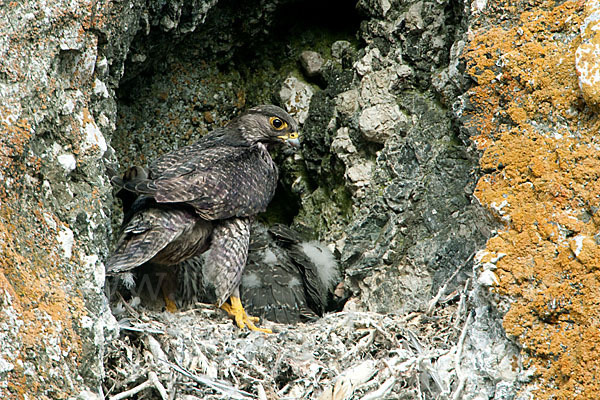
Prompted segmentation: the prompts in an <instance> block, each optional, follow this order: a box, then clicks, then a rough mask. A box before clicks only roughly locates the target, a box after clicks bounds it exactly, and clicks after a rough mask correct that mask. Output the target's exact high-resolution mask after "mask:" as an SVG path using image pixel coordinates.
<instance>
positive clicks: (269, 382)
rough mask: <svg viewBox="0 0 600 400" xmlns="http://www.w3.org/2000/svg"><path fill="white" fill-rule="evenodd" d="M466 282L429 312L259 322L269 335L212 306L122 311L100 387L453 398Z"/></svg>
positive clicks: (164, 393)
mask: <svg viewBox="0 0 600 400" xmlns="http://www.w3.org/2000/svg"><path fill="white" fill-rule="evenodd" d="M468 284H469V281H467V284H466V285H465V287H464V288H463V289H462V290H459V291H456V292H454V293H452V294H451V295H449V296H444V295H443V290H444V288H442V290H441V291H440V293H438V295H437V296H435V298H434V299H433V300H432V301H431V303H430V307H429V310H427V311H424V312H414V313H411V314H408V315H404V316H401V315H382V314H377V313H367V312H352V311H344V312H339V313H333V314H328V315H326V316H324V317H323V318H321V319H319V320H318V321H316V322H313V323H308V324H297V325H282V324H275V323H270V322H268V321H261V326H267V327H269V328H271V329H272V330H273V332H274V333H273V334H262V333H259V332H249V331H241V330H240V329H238V328H237V327H236V326H235V325H234V324H233V323H232V322H231V320H230V319H229V318H228V317H227V316H226V314H225V313H224V312H223V311H221V310H219V309H217V308H216V307H214V306H212V305H205V304H196V305H195V306H194V308H192V309H189V310H187V311H179V312H176V313H169V312H157V311H152V310H149V309H145V308H144V307H142V306H137V307H132V306H130V305H125V308H124V309H122V310H121V313H120V314H121V315H120V316H119V318H120V321H119V326H120V328H121V331H120V336H119V337H118V338H117V339H115V340H114V341H112V342H111V343H110V344H109V346H108V349H107V351H106V353H105V359H104V363H105V369H106V378H105V381H104V386H103V389H104V392H105V395H106V397H107V398H109V399H112V400H119V399H125V398H131V397H133V398H137V399H157V398H158V399H163V400H167V399H186V400H192V399H261V400H262V399H281V400H283V399H319V400H343V399H350V398H354V399H365V400H366V399H378V398H397V399H458V398H460V397H461V392H462V389H463V386H464V384H465V380H466V377H465V376H464V374H463V373H462V372H461V366H460V365H461V359H462V352H463V350H462V349H463V342H464V338H465V336H466V331H467V327H468V326H469V324H470V323H471V321H472V316H471V312H470V311H469V310H468V307H467V305H466V304H467V303H466V293H467V287H468Z"/></svg>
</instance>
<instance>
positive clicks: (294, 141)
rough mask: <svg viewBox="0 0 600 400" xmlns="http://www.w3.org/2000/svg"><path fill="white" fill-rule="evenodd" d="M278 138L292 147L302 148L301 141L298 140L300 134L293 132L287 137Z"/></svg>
mask: <svg viewBox="0 0 600 400" xmlns="http://www.w3.org/2000/svg"><path fill="white" fill-rule="evenodd" d="M277 137H278V138H279V139H281V140H283V142H284V143H287V144H289V145H290V146H293V147H300V140H298V132H291V133H288V134H287V135H281V136H277Z"/></svg>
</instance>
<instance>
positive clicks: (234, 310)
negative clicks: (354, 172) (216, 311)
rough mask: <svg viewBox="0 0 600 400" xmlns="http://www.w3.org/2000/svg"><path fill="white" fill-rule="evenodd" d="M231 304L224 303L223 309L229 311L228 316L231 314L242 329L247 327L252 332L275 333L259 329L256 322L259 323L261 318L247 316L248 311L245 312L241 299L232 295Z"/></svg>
mask: <svg viewBox="0 0 600 400" xmlns="http://www.w3.org/2000/svg"><path fill="white" fill-rule="evenodd" d="M229 302H230V303H231V304H229V303H223V305H222V306H221V308H222V309H223V310H225V311H227V314H229V316H230V317H233V319H234V320H235V323H236V324H237V326H238V327H239V328H240V329H244V328H245V327H246V326H247V327H248V329H250V330H251V331H259V332H264V333H273V331H272V330H270V329H267V328H259V327H257V326H256V325H254V323H255V322H258V320H259V318H258V317H251V316H250V315H248V314H246V310H244V307H243V306H242V302H241V300H240V298H239V297H237V296H233V295H232V296H231V297H230V298H229Z"/></svg>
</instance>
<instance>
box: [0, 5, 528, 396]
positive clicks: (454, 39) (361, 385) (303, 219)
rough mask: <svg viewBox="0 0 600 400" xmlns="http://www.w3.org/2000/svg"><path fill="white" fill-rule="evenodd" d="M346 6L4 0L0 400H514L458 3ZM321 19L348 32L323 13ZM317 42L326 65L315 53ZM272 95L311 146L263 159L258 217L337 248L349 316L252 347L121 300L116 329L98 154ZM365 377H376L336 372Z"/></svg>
mask: <svg viewBox="0 0 600 400" xmlns="http://www.w3.org/2000/svg"><path fill="white" fill-rule="evenodd" d="M341 4H342V2H340V3H339V4H338V3H335V4H333V5H328V4H325V2H309V4H308V5H307V4H301V3H299V2H295V1H274V0H253V1H249V2H244V3H243V4H242V5H240V3H239V2H234V1H226V0H222V1H219V2H217V1H216V0H204V1H203V0H194V1H186V2H184V1H182V0H173V1H149V2H142V1H137V0H131V1H122V2H112V3H108V2H96V3H89V2H86V1H75V2H64V3H61V2H58V3H56V4H53V5H52V6H48V7H42V6H41V5H38V4H34V3H27V4H22V3H17V4H16V6H15V7H8V8H6V7H5V8H3V10H7V11H6V13H0V21H1V23H0V31H1V32H0V33H2V35H0V72H1V73H0V99H1V100H2V102H1V104H2V106H0V116H1V119H0V124H1V126H2V130H3V131H4V133H6V134H4V135H2V137H1V138H0V150H1V151H0V167H1V168H0V189H1V190H0V222H1V224H0V246H1V247H0V248H1V249H2V251H1V252H0V261H2V266H3V270H2V272H1V273H0V305H1V313H2V319H1V322H2V325H1V327H0V332H1V333H2V334H1V335H0V397H3V398H4V397H6V398H10V397H11V396H15V397H24V396H27V397H29V398H54V397H63V398H69V397H71V398H76V397H77V396H79V397H80V398H98V397H103V395H105V394H107V393H110V394H111V395H114V394H116V392H117V391H121V392H122V391H126V390H129V389H133V388H139V387H140V385H146V386H144V387H142V389H140V393H146V394H148V395H150V394H154V395H155V394H156V393H159V394H160V395H163V391H165V392H167V391H168V392H169V394H171V393H173V396H175V398H188V399H191V398H224V397H227V396H229V395H231V393H235V394H236V395H237V396H248V393H251V395H252V396H255V397H259V398H270V397H273V395H279V396H288V397H289V396H312V397H314V398H316V397H318V396H320V398H322V399H328V398H333V397H332V396H334V392H335V390H336V389H335V388H336V387H337V388H338V389H339V390H342V389H340V388H345V389H344V390H347V393H351V392H353V391H355V393H356V394H357V396H358V395H361V396H362V395H367V394H373V393H375V394H377V393H380V395H381V396H383V397H385V396H389V397H393V398H415V396H419V395H420V396H425V397H424V398H436V397H437V398H459V397H456V396H459V395H461V396H462V397H460V398H465V399H471V398H472V399H475V398H483V397H482V396H487V398H496V399H513V398H516V392H517V390H518V388H519V385H520V382H523V381H525V380H527V379H529V378H528V376H527V374H526V373H524V372H523V371H522V368H521V366H520V365H517V368H516V370H513V369H511V368H509V365H508V360H513V359H517V361H518V356H517V354H518V352H517V351H516V349H515V348H514V346H513V345H512V344H511V342H510V341H508V340H507V339H506V338H505V336H504V333H503V331H502V328H501V322H500V321H501V318H502V314H503V312H505V310H503V309H499V308H498V306H497V303H498V299H495V298H493V297H490V296H489V295H488V292H487V289H486V286H485V285H483V283H485V282H486V280H485V279H479V278H481V276H480V267H478V265H477V263H476V262H475V265H474V263H473V260H474V259H475V258H476V257H473V254H474V253H475V252H476V250H478V249H479V248H481V247H482V246H483V244H484V243H485V241H486V239H487V238H488V237H489V236H490V234H491V232H492V231H493V229H494V228H495V226H494V224H493V223H492V222H491V221H490V219H489V218H488V216H487V215H486V214H485V212H483V210H481V209H480V207H479V206H478V204H477V203H476V202H475V201H474V200H473V197H472V193H473V188H474V184H475V182H476V179H477V177H478V174H479V171H478V170H477V161H478V154H477V152H476V151H475V150H474V149H473V148H472V146H471V144H470V142H469V138H468V136H467V134H468V130H467V129H465V127H464V126H462V125H461V123H462V122H461V120H460V115H461V112H462V110H463V109H464V107H467V106H468V104H465V102H464V101H462V100H461V98H460V97H459V96H460V95H461V94H463V93H464V91H465V90H466V88H467V87H468V84H469V79H468V78H467V77H465V76H464V74H463V72H462V70H463V66H462V65H461V61H460V54H461V50H462V49H463V48H464V46H465V42H466V37H465V34H464V31H465V30H466V26H467V23H468V15H466V14H465V11H464V10H466V9H468V8H466V7H465V8H464V9H463V8H462V5H456V4H450V3H447V2H442V3H440V2H434V1H414V2H409V3H402V4H400V3H398V2H394V1H388V0H361V1H359V2H358V4H357V6H356V9H354V8H353V7H351V6H350V5H348V4H347V3H343V5H344V6H343V7H342V6H341ZM338 6H339V7H338ZM327 7H333V8H327ZM356 10H358V11H356ZM334 11H335V13H343V14H344V18H339V19H336V20H340V21H345V22H344V24H342V25H335V24H332V23H331V20H330V19H327V18H325V17H326V16H328V15H331V13H332V12H334ZM357 12H358V13H359V14H357ZM282 15H294V16H295V17H296V18H294V23H292V24H291V25H290V24H287V25H286V24H285V23H284V22H285V21H287V20H286V19H282V18H281V17H282ZM319 16H321V18H322V19H319ZM305 21H310V22H309V23H305ZM357 35H358V38H359V39H357ZM306 51H309V52H314V54H318V55H320V56H321V57H322V63H321V61H320V60H317V61H318V62H317V63H310V66H309V63H308V62H307V60H306V56H305V57H304V58H302V56H301V55H302V54H303V52H306ZM304 54H305V55H306V54H307V53H304ZM311 54H312V53H311ZM314 54H313V55H314ZM316 58H317V57H311V60H312V59H316ZM303 59H304V60H305V64H306V66H305V67H301V60H303ZM317 64H320V65H317ZM301 68H303V69H301ZM289 77H293V79H292V78H289ZM271 102H274V103H280V104H281V105H284V106H287V107H288V109H289V110H290V111H294V112H296V115H297V116H298V119H301V120H302V122H303V126H302V129H301V141H302V151H301V153H298V154H295V155H290V154H285V153H282V154H278V155H276V156H277V157H279V158H280V161H281V163H280V164H282V165H283V167H282V168H281V173H280V175H281V186H280V188H279V190H278V194H277V196H276V198H275V200H274V202H273V204H272V206H271V208H270V210H269V211H268V212H267V213H266V214H265V215H263V216H262V217H261V218H262V219H263V220H264V221H265V222H267V223H268V222H281V223H285V224H291V225H293V226H294V227H295V228H296V229H298V230H300V231H302V230H305V231H311V232H312V231H315V232H317V236H318V239H320V240H321V241H325V242H327V243H329V244H330V247H331V248H333V249H334V250H335V253H336V255H337V256H338V257H339V258H340V261H341V267H342V268H343V270H344V275H345V284H344V286H343V287H340V288H339V290H340V293H343V294H344V295H346V296H350V299H349V301H348V303H347V306H346V311H345V312H344V313H342V314H336V315H329V316H326V317H325V319H323V320H321V321H317V322H316V323H314V324H307V325H299V326H298V327H295V328H290V327H287V326H285V325H282V326H278V327H276V329H278V330H279V333H278V334H276V335H274V336H271V337H266V338H265V337H262V336H257V335H255V334H252V335H247V334H246V333H244V332H239V331H238V330H236V329H237V328H234V327H233V326H232V325H231V324H230V323H229V321H228V320H226V319H224V317H223V316H222V315H221V314H220V313H219V312H218V311H217V310H215V309H212V308H210V307H207V306H198V308H197V309H196V310H195V311H194V310H192V311H183V312H180V313H176V314H168V313H162V312H159V311H157V310H153V309H150V308H149V307H148V308H145V306H144V305H143V304H142V305H139V304H135V303H136V301H137V300H136V299H132V302H130V303H127V304H113V305H112V306H113V307H117V308H119V315H120V318H121V317H123V316H126V318H125V319H122V320H121V321H119V324H118V325H117V323H116V321H115V319H114V317H113V316H112V314H111V313H110V312H109V308H108V304H107V302H106V298H105V297H104V295H103V293H102V287H103V284H104V266H103V264H102V261H103V260H104V259H105V257H106V254H107V252H108V249H109V248H110V243H111V240H112V235H113V234H112V230H113V228H114V227H117V226H118V224H119V218H120V214H119V212H118V205H116V204H113V200H112V197H111V188H110V185H109V182H108V180H107V179H106V172H105V165H109V164H110V165H111V166H113V167H116V166H119V165H120V166H121V167H123V168H124V167H127V166H129V165H133V164H142V165H143V164H146V163H147V162H148V161H149V160H151V159H153V158H155V157H156V156H157V155H159V154H162V153H163V152H165V151H168V150H171V149H173V148H175V147H178V146H183V145H186V144H189V143H191V142H193V141H194V140H195V139H197V138H198V137H200V136H201V135H202V134H204V133H206V132H208V131H209V130H212V129H213V128H214V127H216V126H220V125H222V124H224V123H225V122H226V121H228V120H229V119H231V118H232V117H233V116H235V115H237V114H238V113H239V112H240V111H241V110H243V109H245V108H247V107H248V106H251V105H255V104H260V103H271ZM473 268H475V276H473V273H472V269H473ZM432 298H435V299H436V300H435V301H433V302H432V300H431V299H432ZM432 312H433V313H432ZM119 327H120V329H121V333H120V334H117V329H118V328H119ZM40 332H43V334H40ZM440 332H443V334H442V333H440ZM416 337H418V338H419V339H417V338H416ZM280 349H284V350H283V352H279V350H280ZM149 354H151V357H150V356H148V355H149ZM273 359H275V360H276V361H275V365H273V362H272V360H273ZM161 360H162V361H161ZM165 360H166V361H168V362H169V363H171V364H173V365H175V366H179V368H182V367H183V368H185V370H186V371H188V372H190V373H191V375H192V376H191V377H190V375H189V374H188V375H185V374H184V373H182V372H181V371H179V372H178V371H177V370H176V368H175V367H173V366H172V365H171V364H168V363H164V362H165ZM455 360H458V361H455ZM519 362H520V361H519ZM519 362H517V364H519ZM511 365H512V364H511ZM174 371H175V372H174ZM359 371H362V372H361V373H363V372H364V374H365V376H367V375H368V378H373V379H371V380H366V381H364V382H363V381H360V382H359V381H352V379H350V378H348V377H349V376H351V375H352V374H353V373H357V372H359ZM369 374H371V375H369ZM198 376H201V377H204V378H206V379H208V381H209V382H211V383H210V384H206V381H205V383H199V381H198V379H196V378H198ZM175 377H179V378H181V377H184V378H182V379H183V380H181V379H180V380H177V379H175ZM179 378H178V379H179ZM204 378H203V379H204ZM103 379H104V386H101V383H102V381H103ZM216 381H219V384H223V382H225V386H219V385H218V384H217V385H216V386H215V382H216ZM157 382H158V383H157ZM182 382H183V383H182ZM211 385H212V386H211ZM216 387H218V388H216ZM224 387H225V389H223V388H224ZM219 388H220V389H219ZM142 390H143V392H142ZM224 390H225V391H224ZM240 390H241V391H244V392H245V393H242V392H240ZM378 391H379V392H378ZM265 392H266V393H265ZM262 393H265V394H264V396H263V394H262ZM329 394H331V396H330V397H327V396H329ZM373 395H374V394H373ZM186 396H187V397H186ZM194 396H195V397H194ZM240 398H242V397H240Z"/></svg>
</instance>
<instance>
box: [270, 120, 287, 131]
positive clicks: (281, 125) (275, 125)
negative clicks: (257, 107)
mask: <svg viewBox="0 0 600 400" xmlns="http://www.w3.org/2000/svg"><path fill="white" fill-rule="evenodd" d="M269 122H270V123H271V126H272V127H273V128H275V129H276V130H278V131H280V130H282V129H285V128H287V122H285V121H282V120H281V119H280V118H277V117H271V118H269Z"/></svg>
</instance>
